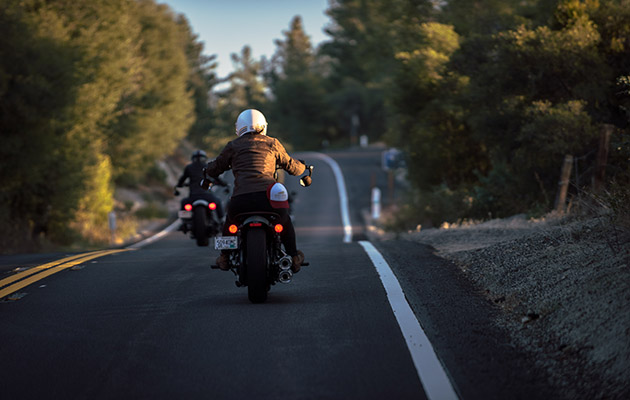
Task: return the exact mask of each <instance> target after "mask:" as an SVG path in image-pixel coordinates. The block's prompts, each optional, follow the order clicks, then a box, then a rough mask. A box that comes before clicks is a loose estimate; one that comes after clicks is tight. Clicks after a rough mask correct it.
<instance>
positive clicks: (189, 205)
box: [184, 204, 192, 211]
mask: <svg viewBox="0 0 630 400" xmlns="http://www.w3.org/2000/svg"><path fill="white" fill-rule="evenodd" d="M184 210H186V211H191V210H192V204H186V205H185V206H184Z"/></svg>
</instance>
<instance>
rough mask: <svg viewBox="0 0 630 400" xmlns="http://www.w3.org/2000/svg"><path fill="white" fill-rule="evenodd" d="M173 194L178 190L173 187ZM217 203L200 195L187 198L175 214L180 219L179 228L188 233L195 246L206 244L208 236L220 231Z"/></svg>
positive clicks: (208, 239)
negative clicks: (194, 241) (195, 242)
mask: <svg viewBox="0 0 630 400" xmlns="http://www.w3.org/2000/svg"><path fill="white" fill-rule="evenodd" d="M174 194H175V196H178V195H179V191H178V190H177V188H175V192H174ZM218 209H219V204H217V202H216V201H211V200H209V199H207V198H203V197H200V196H197V197H195V196H193V197H189V198H187V201H185V202H184V204H183V206H182V209H180V210H179V212H178V214H177V216H178V217H179V218H180V219H181V220H182V225H181V227H180V230H181V231H182V232H184V233H185V234H188V233H189V234H190V238H191V239H195V240H196V241H197V246H208V244H209V242H210V238H211V237H213V236H216V235H217V234H219V233H220V232H221V228H222V226H223V217H222V216H220V215H219V212H218Z"/></svg>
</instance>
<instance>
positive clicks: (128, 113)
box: [107, 0, 194, 178]
mask: <svg viewBox="0 0 630 400" xmlns="http://www.w3.org/2000/svg"><path fill="white" fill-rule="evenodd" d="M136 4H137V6H136V9H135V10H134V11H135V15H136V18H137V20H138V22H139V24H140V32H139V35H138V39H139V40H138V42H139V43H141V45H140V47H139V49H138V53H137V55H136V56H137V57H138V61H139V63H140V66H141V69H140V71H139V72H140V73H139V75H138V76H137V81H136V82H135V85H134V86H133V87H132V88H130V89H132V90H130V91H129V92H128V93H126V94H125V96H124V97H123V98H122V99H121V101H120V102H119V104H118V110H117V111H118V113H117V115H118V118H117V119H116V121H115V122H114V123H112V124H110V125H109V126H108V127H107V130H108V134H109V142H108V143H109V149H108V153H109V154H111V157H112V163H113V165H114V173H115V177H119V176H121V175H125V174H126V175H131V176H132V177H136V178H139V177H141V176H142V175H143V173H144V172H145V171H146V170H147V168H149V167H150V165H151V161H153V160H155V159H158V158H160V157H163V156H166V155H167V154H170V153H171V152H172V151H173V150H174V149H175V147H176V146H177V144H178V143H179V141H180V140H181V139H182V138H184V137H185V136H186V135H187V133H188V129H189V128H190V126H191V125H192V122H193V109H194V104H193V101H192V99H191V93H190V91H189V90H188V78H189V65H188V61H187V57H186V46H187V45H188V43H189V40H190V37H189V36H187V34H186V32H183V31H182V29H181V26H180V25H178V23H177V22H176V19H175V16H174V15H173V13H172V11H171V10H170V9H169V8H168V7H167V6H165V5H158V4H156V3H155V2H154V1H153V0H140V1H137V2H136Z"/></svg>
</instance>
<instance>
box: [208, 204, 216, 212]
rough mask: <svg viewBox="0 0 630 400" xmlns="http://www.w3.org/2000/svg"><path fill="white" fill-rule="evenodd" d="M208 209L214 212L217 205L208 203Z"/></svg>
mask: <svg viewBox="0 0 630 400" xmlns="http://www.w3.org/2000/svg"><path fill="white" fill-rule="evenodd" d="M208 208H209V209H211V210H213V211H214V210H216V209H217V203H210V204H208Z"/></svg>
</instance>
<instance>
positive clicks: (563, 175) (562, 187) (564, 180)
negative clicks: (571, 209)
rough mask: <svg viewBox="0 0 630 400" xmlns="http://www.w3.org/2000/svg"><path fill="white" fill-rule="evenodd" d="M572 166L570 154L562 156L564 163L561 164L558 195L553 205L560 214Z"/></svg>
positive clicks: (562, 210) (564, 201) (565, 198)
mask: <svg viewBox="0 0 630 400" xmlns="http://www.w3.org/2000/svg"><path fill="white" fill-rule="evenodd" d="M572 166H573V156H572V155H571V154H567V155H566V156H564V163H562V171H561V172H560V182H558V194H557V195H556V204H555V205H554V209H555V210H556V211H558V212H560V213H563V212H564V207H565V203H566V201H567V191H568V190H569V179H570V177H571V167H572Z"/></svg>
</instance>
